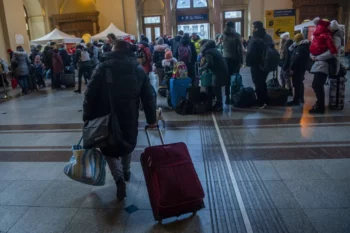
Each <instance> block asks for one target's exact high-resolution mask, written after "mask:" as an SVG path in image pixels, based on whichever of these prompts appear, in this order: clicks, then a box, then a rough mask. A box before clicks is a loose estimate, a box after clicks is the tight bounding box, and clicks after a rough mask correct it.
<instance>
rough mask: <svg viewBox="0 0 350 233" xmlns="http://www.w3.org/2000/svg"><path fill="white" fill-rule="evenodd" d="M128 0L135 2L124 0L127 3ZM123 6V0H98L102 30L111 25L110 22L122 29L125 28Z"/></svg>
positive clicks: (97, 5)
mask: <svg viewBox="0 0 350 233" xmlns="http://www.w3.org/2000/svg"><path fill="white" fill-rule="evenodd" d="M128 1H130V2H133V1H132V0H127V1H124V3H125V5H127V2H128ZM121 6H122V0H114V1H110V0H98V1H96V8H97V11H99V12H100V14H99V24H100V28H101V29H100V30H101V31H103V30H105V29H106V28H107V27H108V26H109V24H110V23H113V24H114V25H115V26H116V27H117V28H119V29H120V30H122V31H123V30H125V29H124V16H123V9H122V7H121ZM124 8H125V7H124ZM134 9H135V8H134ZM135 21H136V20H135ZM127 23H130V24H132V23H133V22H132V21H131V22H128V21H127ZM135 23H136V22H135Z"/></svg>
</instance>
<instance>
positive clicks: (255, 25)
mask: <svg viewBox="0 0 350 233" xmlns="http://www.w3.org/2000/svg"><path fill="white" fill-rule="evenodd" d="M253 26H254V27H255V28H256V29H259V30H260V29H263V28H264V24H263V23H262V22H261V21H255V22H254V23H253Z"/></svg>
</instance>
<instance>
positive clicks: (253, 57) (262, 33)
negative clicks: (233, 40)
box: [246, 28, 275, 68]
mask: <svg viewBox="0 0 350 233" xmlns="http://www.w3.org/2000/svg"><path fill="white" fill-rule="evenodd" d="M266 45H268V46H271V47H274V46H275V44H274V42H273V40H272V38H271V36H270V35H268V34H267V33H266V30H265V29H264V28H263V29H261V30H258V31H255V32H254V33H253V36H252V38H251V39H250V41H249V43H248V51H247V59H246V62H247V66H250V67H254V68H259V67H260V65H261V61H262V56H263V52H264V49H265V46H266Z"/></svg>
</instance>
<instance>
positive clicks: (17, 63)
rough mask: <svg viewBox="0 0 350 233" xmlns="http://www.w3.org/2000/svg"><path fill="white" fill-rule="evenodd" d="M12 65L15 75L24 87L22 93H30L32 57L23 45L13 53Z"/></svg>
mask: <svg viewBox="0 0 350 233" xmlns="http://www.w3.org/2000/svg"><path fill="white" fill-rule="evenodd" d="M11 66H12V69H13V70H14V73H15V76H16V77H17V79H18V82H19V85H20V86H21V88H22V94H27V93H28V78H29V72H30V70H29V69H30V59H29V57H28V54H27V52H26V51H24V49H23V47H22V46H18V47H17V48H16V51H15V52H14V54H13V57H12V60H11Z"/></svg>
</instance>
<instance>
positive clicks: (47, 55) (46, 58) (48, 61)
mask: <svg viewBox="0 0 350 233" xmlns="http://www.w3.org/2000/svg"><path fill="white" fill-rule="evenodd" d="M42 56H43V62H44V64H45V66H46V67H47V68H49V69H52V56H53V47H51V46H46V47H45V48H44V52H43V54H42Z"/></svg>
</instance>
